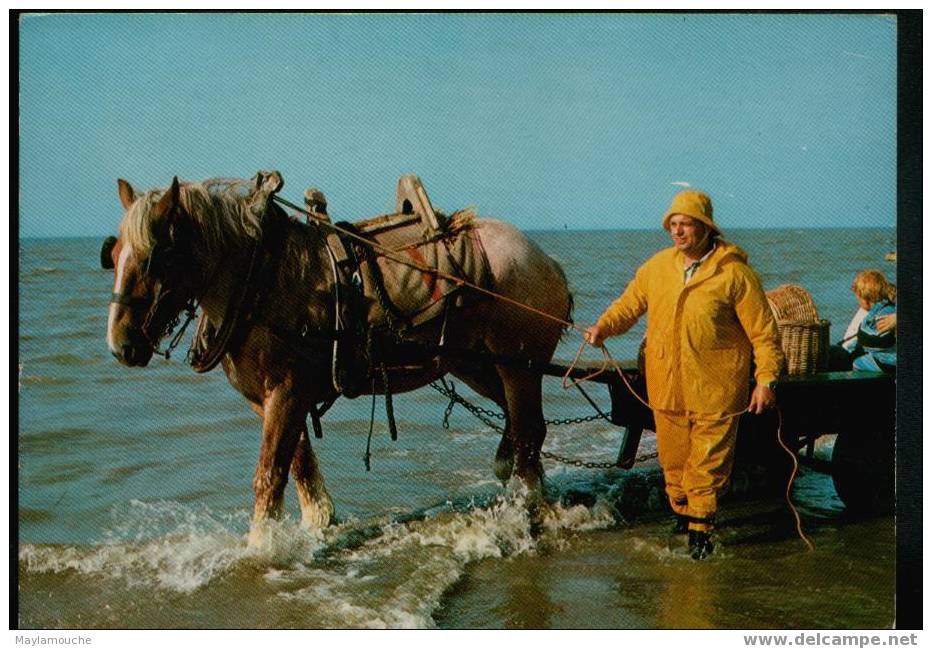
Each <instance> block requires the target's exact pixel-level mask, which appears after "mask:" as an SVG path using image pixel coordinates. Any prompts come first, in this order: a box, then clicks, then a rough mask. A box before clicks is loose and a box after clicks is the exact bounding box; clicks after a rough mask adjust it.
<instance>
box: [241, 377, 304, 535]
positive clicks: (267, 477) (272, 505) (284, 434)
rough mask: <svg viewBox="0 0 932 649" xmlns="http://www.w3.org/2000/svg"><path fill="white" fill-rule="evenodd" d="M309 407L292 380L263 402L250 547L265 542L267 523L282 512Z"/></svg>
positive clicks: (277, 387) (281, 384)
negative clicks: (262, 536) (289, 474)
mask: <svg viewBox="0 0 932 649" xmlns="http://www.w3.org/2000/svg"><path fill="white" fill-rule="evenodd" d="M306 413H307V409H306V407H305V404H304V403H302V402H300V401H299V400H298V399H297V398H296V397H295V393H294V390H293V388H292V385H291V381H288V380H286V381H283V382H282V383H280V384H279V385H277V386H276V387H275V388H273V389H272V391H271V392H270V393H269V395H268V396H267V397H266V399H265V402H264V403H263V418H262V446H261V448H260V449H259V463H258V464H257V465H256V475H255V478H254V480H253V489H254V490H255V493H256V505H255V510H254V512H253V519H252V529H251V530H250V539H249V540H250V544H251V545H254V544H256V543H258V542H260V540H261V534H262V530H263V526H264V523H265V522H266V521H267V520H268V519H270V518H278V517H279V516H280V515H281V513H282V502H283V500H284V492H285V485H286V484H287V482H288V467H289V465H290V464H291V461H292V458H293V457H294V452H295V447H296V446H297V443H298V439H299V438H300V436H301V431H302V429H303V428H304V417H305V414H306Z"/></svg>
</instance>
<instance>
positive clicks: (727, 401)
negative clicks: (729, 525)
mask: <svg viewBox="0 0 932 649" xmlns="http://www.w3.org/2000/svg"><path fill="white" fill-rule="evenodd" d="M684 260H685V258H684V256H683V254H682V253H681V252H679V251H678V250H677V249H676V248H668V249H666V250H662V251H660V252H659V253H657V254H656V255H654V256H653V257H652V258H650V259H649V260H648V261H647V262H645V263H644V265H642V266H641V267H640V268H639V269H638V271H637V273H636V274H635V277H634V279H633V280H632V281H631V283H630V284H628V287H627V288H626V289H625V291H624V293H623V294H622V295H621V297H619V298H618V299H617V300H615V301H614V302H613V303H612V304H611V305H609V307H608V308H607V309H606V310H605V313H603V314H602V316H601V317H600V318H599V321H598V325H599V327H600V329H601V330H602V332H603V333H604V334H605V335H607V336H614V335H617V334H620V333H624V332H625V331H627V330H628V329H630V328H631V327H632V326H633V325H634V323H635V322H637V320H638V319H639V318H640V317H641V316H642V315H643V314H644V313H645V312H646V313H647V343H646V345H645V364H646V373H647V395H648V401H649V403H650V405H651V408H652V409H653V410H654V420H655V422H656V429H657V430H656V433H657V451H658V454H659V459H660V464H661V466H662V467H663V471H664V480H665V482H666V489H667V496H668V497H669V499H670V504H671V507H672V508H673V510H674V511H675V512H677V513H679V514H684V515H687V516H690V517H691V518H697V519H709V518H710V517H711V516H712V515H713V514H714V513H715V511H716V507H717V499H718V497H719V496H720V495H721V494H722V493H723V492H724V490H725V489H726V487H727V485H728V479H729V477H730V475H731V468H732V463H733V460H734V451H735V439H736V433H737V427H738V419H739V418H738V417H737V416H734V417H732V416H726V415H730V414H732V413H736V412H740V411H743V410H745V409H746V408H747V406H748V400H749V396H750V390H749V388H750V378H751V369H750V368H751V360H752V359H753V361H754V366H755V380H756V381H757V383H758V384H767V383H770V382H772V381H774V380H776V378H777V376H778V375H779V374H780V370H781V368H782V365H783V353H782V351H781V349H780V345H779V343H778V340H777V324H776V322H775V320H774V318H773V314H772V313H771V311H770V306H769V305H768V303H767V298H766V296H765V295H764V291H763V288H762V287H761V282H760V279H759V278H758V277H757V274H756V273H755V272H754V271H753V270H752V269H751V267H750V266H748V264H747V254H746V253H745V252H744V251H743V250H741V248H739V247H738V246H735V245H733V244H729V243H726V242H724V241H719V242H718V243H717V245H716V249H715V250H714V251H713V253H712V255H711V256H710V257H709V258H708V259H707V260H706V261H704V262H703V263H702V265H701V266H699V268H698V270H697V271H696V273H695V274H694V275H693V276H692V278H691V279H690V280H689V282H688V283H686V284H684V283H683V277H684V275H683V270H684ZM709 527H710V525H709V524H708V523H701V522H691V523H690V528H691V529H708V528H709Z"/></svg>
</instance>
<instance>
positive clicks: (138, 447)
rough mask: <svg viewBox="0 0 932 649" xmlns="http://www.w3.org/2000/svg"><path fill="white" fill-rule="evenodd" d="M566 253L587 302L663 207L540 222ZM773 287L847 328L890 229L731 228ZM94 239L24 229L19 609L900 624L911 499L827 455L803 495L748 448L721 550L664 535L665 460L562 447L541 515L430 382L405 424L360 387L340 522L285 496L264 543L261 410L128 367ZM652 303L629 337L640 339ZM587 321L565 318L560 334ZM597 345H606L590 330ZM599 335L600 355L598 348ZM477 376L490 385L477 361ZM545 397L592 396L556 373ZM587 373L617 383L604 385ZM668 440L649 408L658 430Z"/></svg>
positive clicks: (596, 431) (625, 348) (243, 620)
mask: <svg viewBox="0 0 932 649" xmlns="http://www.w3.org/2000/svg"><path fill="white" fill-rule="evenodd" d="M531 236H532V238H534V239H535V240H536V241H537V242H538V243H539V244H540V245H541V247H543V249H544V250H545V251H547V252H548V253H549V254H550V255H552V256H553V257H554V258H556V259H557V260H559V262H560V263H561V264H562V265H563V267H564V269H565V271H566V273H567V276H568V278H569V282H570V285H571V288H572V290H573V293H574V298H575V304H576V309H575V312H574V319H575V321H576V322H577V323H579V324H588V323H591V322H592V321H594V319H595V318H597V317H598V315H599V313H600V312H601V311H602V309H603V308H604V307H605V306H606V305H607V304H608V303H609V302H610V301H611V300H612V299H614V298H615V297H616V296H617V295H618V293H619V292H620V291H621V290H622V289H623V288H624V286H625V284H626V283H627V282H628V281H629V280H630V278H631V276H632V274H633V272H634V270H635V269H636V268H637V266H638V265H639V264H640V263H642V262H643V261H644V260H645V259H646V258H647V257H649V256H650V254H652V252H654V251H656V250H657V249H659V248H661V247H663V246H665V245H668V242H667V240H666V238H665V236H664V233H663V232H662V231H651V232H638V231H600V232H594V231H586V232H573V231H559V232H532V233H531ZM729 239H730V240H732V241H734V242H735V243H738V244H739V245H741V246H742V247H743V248H744V249H745V250H747V252H748V253H749V255H750V260H751V263H752V265H753V266H754V267H755V269H756V270H757V271H758V273H759V275H760V277H761V279H762V281H763V283H764V286H765V288H767V289H770V288H774V287H776V286H777V285H780V284H784V283H795V284H801V285H802V286H804V287H805V288H806V289H808V290H809V291H810V292H811V293H812V295H813V297H814V300H815V303H816V305H817V307H818V309H819V315H820V317H824V318H827V319H829V320H830V321H831V323H832V327H831V338H832V340H833V341H837V340H838V339H839V338H841V336H842V334H843V332H844V329H845V327H846V325H847V322H848V320H849V319H850V317H851V315H852V314H853V312H854V310H855V309H856V307H857V304H856V301H855V299H854V296H853V295H852V294H851V291H850V285H851V280H852V278H853V275H854V273H855V272H856V271H857V270H860V269H863V268H869V267H874V268H880V269H881V270H883V271H884V272H885V273H886V274H887V276H888V277H890V278H891V279H892V278H893V276H894V275H895V267H894V264H893V263H891V262H888V261H885V259H884V257H885V254H886V253H888V252H892V251H894V250H895V239H896V236H895V232H894V230H893V229H833V230H744V231H742V230H736V231H734V232H729ZM99 245H100V241H98V240H96V239H68V240H22V241H20V251H19V265H20V267H19V294H18V298H19V315H18V317H19V321H18V325H19V347H18V356H19V357H18V361H19V368H18V369H19V389H18V416H19V417H18V418H19V429H18V436H17V443H18V448H17V451H18V453H17V459H16V469H17V471H18V484H19V491H18V501H17V504H18V524H19V530H18V533H19V566H18V580H19V585H18V593H17V594H18V601H19V619H18V623H19V625H20V626H21V627H23V628H56V627H71V628H74V627H86V628H93V627H129V628H149V627H156V628H160V627H183V628H221V627H234V628H252V627H257V628H332V627H336V628H345V627H352V628H382V627H391V628H396V627H403V628H420V627H441V628H590V627H595V628H859V627H860V628H865V627H869V628H883V627H890V626H892V625H893V624H894V590H895V588H894V579H895V573H894V567H895V535H894V523H893V517H892V516H881V517H874V518H857V517H853V516H850V515H849V514H847V513H846V511H845V508H844V506H843V504H842V503H841V502H840V501H839V500H838V498H837V496H836V495H835V492H834V489H833V486H832V482H831V478H830V477H829V476H827V475H824V474H821V473H817V472H815V471H812V470H808V469H805V468H804V469H802V471H801V474H800V475H799V477H798V478H797V479H796V481H795V483H794V486H793V500H794V502H795V503H796V507H797V508H798V509H799V511H800V514H801V516H802V525H803V530H804V531H805V534H806V535H807V536H808V537H809V539H810V540H811V541H812V542H813V544H814V546H815V550H814V551H811V552H810V551H808V550H807V548H806V545H805V544H804V543H803V541H802V540H801V539H800V537H799V535H798V533H797V531H796V526H795V523H794V521H793V519H792V516H791V514H790V513H789V510H788V508H787V506H786V504H785V503H784V502H783V501H782V500H781V499H780V498H774V497H771V496H765V495H762V494H759V493H757V492H756V491H755V488H754V486H755V485H754V479H753V476H748V475H744V474H741V473H740V472H737V473H736V475H735V479H734V484H733V493H732V495H731V496H730V498H729V499H728V500H727V501H726V502H725V503H724V504H723V506H722V509H721V511H720V524H719V527H718V530H717V532H716V538H717V547H716V551H715V553H714V554H713V556H712V557H711V558H710V559H708V560H707V561H704V562H701V563H699V562H694V561H692V560H690V559H689V558H688V556H686V553H685V549H684V548H683V547H682V546H683V542H682V541H681V540H679V539H676V538H671V537H670V535H669V526H670V520H669V514H668V512H667V510H666V505H665V498H664V495H663V490H662V479H661V476H660V471H659V468H658V467H657V465H656V461H647V462H644V463H642V464H640V465H638V466H636V467H635V468H634V469H632V470H630V471H622V470H618V469H584V468H575V467H571V466H565V465H560V464H556V463H554V462H551V461H549V460H545V461H544V467H545V470H546V472H547V492H548V497H549V499H550V501H551V502H552V506H551V508H550V511H549V512H548V513H547V515H546V517H545V519H544V524H543V527H542V529H540V530H537V529H534V530H533V533H532V525H531V523H530V521H529V520H528V516H527V513H526V512H527V508H526V507H525V503H524V500H523V496H522V494H521V493H519V492H515V490H513V489H510V490H509V489H504V488H503V487H502V486H501V485H500V484H499V483H498V481H497V480H496V479H495V478H494V476H493V474H492V468H491V467H492V459H493V456H494V453H495V449H496V446H497V444H498V436H497V434H496V433H494V432H493V431H491V430H489V429H488V428H487V427H486V426H485V425H484V424H482V423H481V422H479V421H477V420H476V419H474V418H473V417H472V416H470V415H469V414H468V413H467V412H466V411H465V410H464V409H463V408H461V407H456V408H454V410H453V412H452V414H451V415H450V418H449V427H448V428H446V427H444V426H443V425H442V420H443V412H444V408H445V407H446V405H447V401H446V399H444V398H443V397H442V396H440V395H439V394H437V393H436V392H434V391H433V390H430V389H429V388H424V389H421V390H418V391H416V392H413V393H409V394H404V395H396V397H395V414H396V417H397V421H398V429H399V439H398V441H397V442H391V441H390V439H389V437H388V433H387V428H386V426H385V423H384V417H383V416H382V414H381V413H382V408H381V406H380V407H379V408H378V409H377V421H376V429H375V437H374V439H373V443H372V470H371V471H370V472H367V471H366V470H365V467H364V463H363V454H364V451H365V445H366V433H367V432H368V425H369V422H368V416H369V408H370V402H369V400H368V398H366V397H362V398H358V399H355V400H345V399H343V400H340V401H338V402H337V403H336V405H334V407H333V408H332V409H331V410H330V411H329V412H328V413H327V415H326V417H325V418H324V438H323V439H321V440H317V439H315V440H313V444H314V448H315V450H316V452H317V453H318V455H319V458H320V464H321V468H322V470H323V473H324V476H325V479H326V481H327V485H328V488H329V490H330V492H331V494H332V496H333V498H334V501H335V505H336V508H337V515H338V518H339V522H338V524H337V525H335V526H332V527H330V528H327V529H324V530H308V529H305V528H303V527H302V526H301V525H300V516H299V512H298V508H297V505H296V498H295V495H294V491H293V489H292V488H291V487H290V486H289V488H288V491H287V492H286V502H287V516H286V517H285V518H284V520H282V521H280V522H277V523H276V524H274V525H273V529H272V533H271V534H270V536H269V538H268V539H267V542H266V543H265V544H264V545H263V546H261V547H253V548H250V547H247V543H246V535H247V532H248V529H249V520H250V516H251V509H252V499H253V494H252V488H251V483H252V476H253V471H254V470H255V462H256V458H257V453H258V446H259V434H260V425H259V420H258V418H257V417H256V416H255V414H254V413H253V412H252V411H251V410H250V409H249V408H248V407H247V406H246V403H245V401H244V400H243V399H242V397H240V396H239V395H238V394H237V393H236V392H235V391H234V390H233V389H232V388H231V387H230V386H229V385H228V383H227V381H226V377H225V376H224V375H223V373H222V371H221V370H220V369H217V370H214V371H213V372H210V373H208V374H206V375H197V374H195V373H193V372H192V371H191V370H190V368H188V367H187V366H185V365H184V363H183V362H182V361H181V358H182V357H183V353H179V354H177V358H173V359H172V360H171V361H165V360H164V359H160V358H158V357H156V358H154V359H153V361H152V362H151V363H150V365H149V367H147V368H144V369H138V368H127V367H123V366H121V365H120V364H118V363H117V362H116V361H115V360H114V359H113V358H112V356H111V355H110V353H109V351H108V349H107V346H106V342H105V334H106V322H107V302H108V299H109V295H110V291H111V286H112V273H110V272H107V271H103V270H101V269H100V268H99V266H98V258H99V255H98V251H99ZM642 334H643V323H642V324H641V325H639V326H638V327H636V328H635V329H634V330H632V331H631V332H630V333H628V334H626V335H625V336H622V337H619V338H617V339H613V340H612V341H610V343H609V346H610V348H611V350H612V352H613V355H614V356H615V357H616V358H632V357H633V356H634V355H635V354H636V350H637V346H638V343H639V341H640V338H641V336H642ZM579 344H580V339H579V337H578V334H575V333H572V332H571V333H569V334H568V335H567V336H566V337H565V338H564V340H563V341H562V342H561V345H560V347H559V349H558V351H557V354H556V356H557V357H558V358H562V359H571V358H572V357H573V355H574V354H575V353H576V350H577V348H578V346H579ZM590 354H591V350H590ZM595 358H597V356H592V359H595ZM457 388H458V390H459V391H460V392H461V393H463V394H464V395H466V396H468V397H469V398H474V399H475V400H476V401H477V402H478V403H480V405H482V406H484V407H488V408H494V405H493V404H490V403H488V402H484V401H482V400H481V399H479V398H478V397H475V395H473V394H472V393H471V392H470V391H469V390H468V389H467V388H465V386H460V385H457ZM544 389H545V415H546V416H547V417H548V418H554V419H558V418H559V419H562V418H573V417H577V416H581V415H589V414H591V413H592V410H591V408H590V406H589V405H588V404H587V403H586V402H585V401H584V400H583V399H582V398H581V396H580V395H579V394H578V393H577V392H576V391H575V390H573V391H564V390H562V389H561V387H560V381H559V379H556V378H547V379H545V388H544ZM588 391H589V393H590V394H591V396H592V397H593V398H594V399H595V400H596V402H597V403H599V405H600V406H601V407H602V408H603V409H604V410H608V409H609V408H610V403H609V399H608V394H607V392H606V391H605V389H604V387H602V386H598V385H593V386H591V387H590V388H589V390H588ZM622 436H623V431H622V430H621V429H619V428H616V427H613V426H611V425H610V424H608V423H606V422H604V421H592V422H584V423H580V424H568V425H562V426H551V427H550V428H549V431H548V435H547V439H546V442H545V444H544V448H545V450H548V451H552V452H556V453H559V454H561V455H566V456H572V457H577V458H580V459H582V460H585V461H597V462H605V461H612V460H614V458H615V456H616V455H617V452H618V448H619V445H620V444H621V441H622ZM653 450H654V441H653V436H652V434H650V433H645V435H644V438H643V440H642V447H641V452H642V453H645V454H649V453H650V452H651V451H653Z"/></svg>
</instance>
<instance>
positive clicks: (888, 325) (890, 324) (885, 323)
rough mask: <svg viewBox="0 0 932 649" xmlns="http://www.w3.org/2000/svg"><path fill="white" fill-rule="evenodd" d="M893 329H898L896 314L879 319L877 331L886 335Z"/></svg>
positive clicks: (889, 314)
mask: <svg viewBox="0 0 932 649" xmlns="http://www.w3.org/2000/svg"><path fill="white" fill-rule="evenodd" d="M891 329H896V314H895V313H888V314H887V315H882V316H879V317H878V318H877V331H878V332H880V333H882V334H885V333H887V332H888V331H890V330H891Z"/></svg>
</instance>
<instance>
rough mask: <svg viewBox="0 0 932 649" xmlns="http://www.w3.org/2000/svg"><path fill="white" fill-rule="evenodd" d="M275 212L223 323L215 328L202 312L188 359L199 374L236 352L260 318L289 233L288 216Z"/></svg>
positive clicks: (275, 210) (276, 210) (256, 247)
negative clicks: (287, 229) (257, 316)
mask: <svg viewBox="0 0 932 649" xmlns="http://www.w3.org/2000/svg"><path fill="white" fill-rule="evenodd" d="M271 207H272V206H271V204H270V208H271ZM272 214H273V215H270V216H268V217H267V218H266V219H265V223H264V227H263V228H262V237H261V239H260V240H257V241H256V242H255V244H254V245H253V249H252V252H251V254H250V258H249V264H248V266H247V270H246V276H245V277H244V278H243V280H242V281H241V282H239V285H240V287H241V288H240V290H239V291H238V292H234V293H233V294H232V295H231V296H230V301H229V302H228V303H227V307H226V309H225V311H224V315H223V320H222V322H221V323H220V326H219V327H218V328H217V329H214V328H213V326H212V325H211V324H210V322H209V321H208V320H207V315H206V314H204V313H202V314H201V317H200V320H199V321H198V323H197V329H196V330H195V333H194V341H193V342H192V344H191V350H190V351H189V352H188V362H189V363H190V364H191V367H192V369H194V371H195V372H197V373H198V374H203V373H205V372H209V371H210V370H212V369H214V368H215V367H217V365H218V364H219V363H220V361H221V359H222V358H223V357H224V355H225V354H227V353H229V352H231V351H234V349H235V347H236V345H238V344H239V343H240V342H242V340H243V337H244V334H245V332H246V331H247V330H248V326H247V325H248V324H249V323H251V322H253V321H255V319H256V318H255V315H256V311H257V310H258V309H259V307H260V306H261V302H262V301H263V298H264V296H263V295H262V293H263V291H262V289H263V285H265V284H268V283H269V282H270V281H272V280H273V279H274V271H275V270H276V268H277V266H276V264H275V263H274V260H275V259H276V255H275V253H276V251H278V250H279V249H280V248H281V243H282V241H283V239H284V234H285V219H286V218H287V217H284V213H283V212H280V210H279V209H278V208H277V207H274V208H272ZM263 257H264V258H265V259H264V260H263ZM266 289H268V287H266ZM267 293H268V290H266V294H267Z"/></svg>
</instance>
